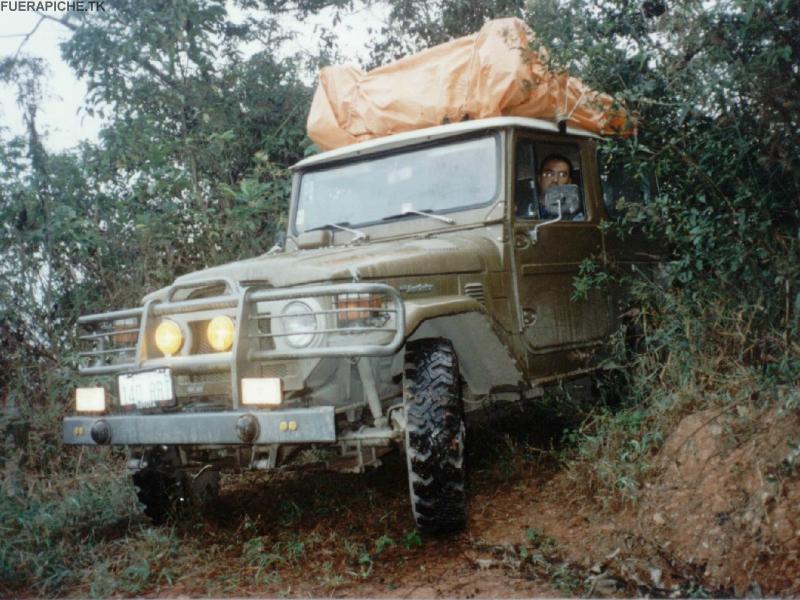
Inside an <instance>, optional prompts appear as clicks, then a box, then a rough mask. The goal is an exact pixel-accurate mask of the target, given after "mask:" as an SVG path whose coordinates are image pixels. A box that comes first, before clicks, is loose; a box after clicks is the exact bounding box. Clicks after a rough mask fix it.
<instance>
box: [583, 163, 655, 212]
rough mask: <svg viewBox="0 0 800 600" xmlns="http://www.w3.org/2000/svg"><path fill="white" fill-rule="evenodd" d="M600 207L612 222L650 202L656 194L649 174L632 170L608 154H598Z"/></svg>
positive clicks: (629, 166)
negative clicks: (600, 186) (602, 205)
mask: <svg viewBox="0 0 800 600" xmlns="http://www.w3.org/2000/svg"><path fill="white" fill-rule="evenodd" d="M597 164H598V165H599V167H600V184H601V185H602V188H603V203H604V204H605V206H606V212H607V213H608V216H609V217H611V218H612V219H618V220H619V219H622V218H624V217H626V216H630V215H631V213H635V212H637V211H638V209H639V208H640V207H641V206H642V205H644V204H647V203H648V202H650V200H651V199H652V198H653V194H654V193H655V186H654V185H653V176H652V174H651V173H649V172H646V171H643V170H637V169H634V168H633V167H632V166H631V165H629V164H627V163H626V162H624V161H623V160H621V159H620V158H616V159H615V157H614V155H613V154H612V153H610V152H603V151H602V150H601V151H598V153H597Z"/></svg>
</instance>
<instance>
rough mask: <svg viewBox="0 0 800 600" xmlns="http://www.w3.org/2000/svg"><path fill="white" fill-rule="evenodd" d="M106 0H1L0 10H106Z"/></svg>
mask: <svg viewBox="0 0 800 600" xmlns="http://www.w3.org/2000/svg"><path fill="white" fill-rule="evenodd" d="M104 4H105V0H41V1H37V0H17V1H16V2H14V1H11V0H0V12H6V11H8V12H34V11H37V12H53V11H58V12H91V11H99V12H105V11H106V8H105V6H104Z"/></svg>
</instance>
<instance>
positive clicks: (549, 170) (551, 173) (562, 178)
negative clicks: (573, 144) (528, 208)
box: [539, 159, 572, 191]
mask: <svg viewBox="0 0 800 600" xmlns="http://www.w3.org/2000/svg"><path fill="white" fill-rule="evenodd" d="M569 171H570V169H569V165H568V164H567V163H566V162H565V161H563V160H558V159H550V160H548V161H547V162H546V163H544V164H543V165H542V174H541V175H539V189H541V190H542V191H545V190H547V189H548V188H551V187H555V186H557V185H567V184H568V183H572V178H571V177H570V176H569Z"/></svg>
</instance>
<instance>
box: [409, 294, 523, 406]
mask: <svg viewBox="0 0 800 600" xmlns="http://www.w3.org/2000/svg"><path fill="white" fill-rule="evenodd" d="M405 309H406V340H407V341H410V340H415V339H423V338H436V337H441V338H446V339H448V340H450V342H451V343H452V344H453V348H454V349H455V351H456V355H457V356H458V361H459V365H460V368H461V374H462V376H463V377H464V380H465V381H466V382H467V385H468V386H469V388H470V390H471V391H472V393H474V394H478V395H480V394H488V393H490V392H491V391H492V390H496V389H500V388H507V387H508V386H511V387H518V386H520V385H522V384H521V382H522V381H523V375H522V370H521V369H520V366H519V365H518V364H517V362H516V360H515V359H514V357H513V355H512V353H511V352H510V350H509V348H508V347H507V345H506V344H505V343H504V342H503V340H502V337H501V336H500V335H499V333H498V331H497V329H496V328H495V327H494V325H493V324H492V321H491V319H490V318H489V315H488V314H487V312H486V309H485V308H484V306H483V305H482V304H481V303H480V302H478V301H477V300H474V299H473V298H467V297H464V296H440V297H437V298H424V299H423V298H420V299H414V300H411V301H409V300H406V303H405Z"/></svg>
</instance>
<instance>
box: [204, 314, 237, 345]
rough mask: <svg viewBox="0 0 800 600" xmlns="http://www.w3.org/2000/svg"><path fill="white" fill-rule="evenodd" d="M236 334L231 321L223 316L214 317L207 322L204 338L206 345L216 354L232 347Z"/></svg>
mask: <svg viewBox="0 0 800 600" xmlns="http://www.w3.org/2000/svg"><path fill="white" fill-rule="evenodd" d="M235 332H236V326H235V325H234V323H233V319H231V318H230V317H226V316H225V315H219V316H217V317H214V318H213V319H211V320H210V321H209V322H208V328H207V329H206V337H208V343H209V344H211V347H212V348H213V349H214V350H216V351H217V352H224V351H225V350H229V349H230V347H231V346H233V336H234V333H235Z"/></svg>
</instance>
